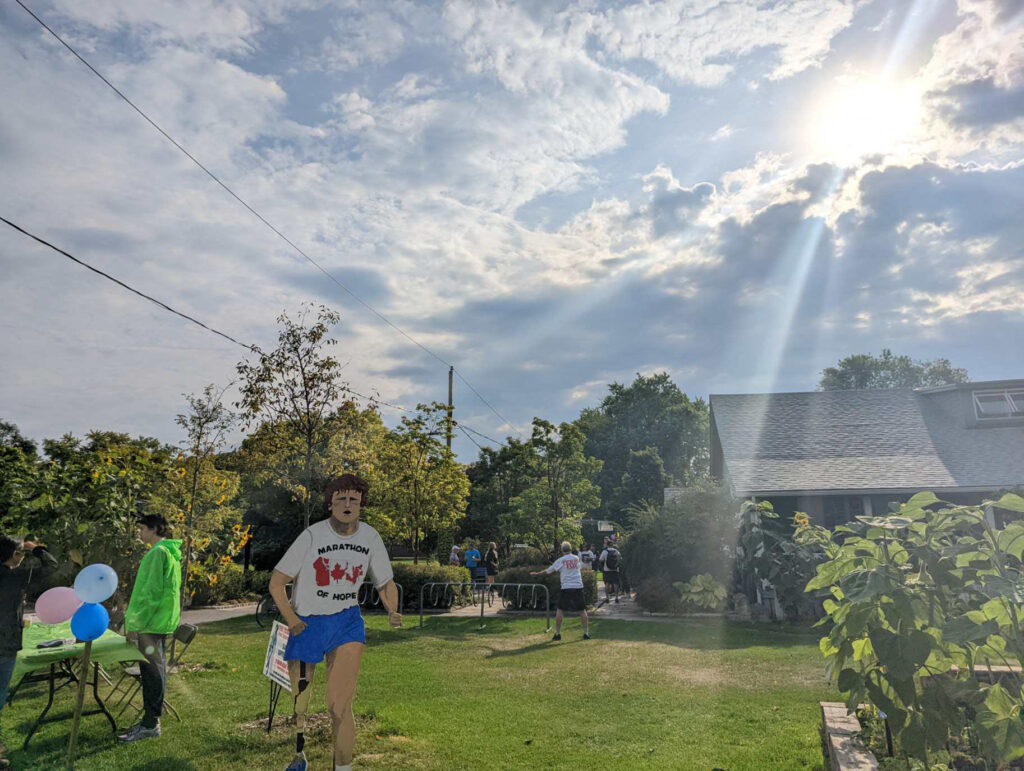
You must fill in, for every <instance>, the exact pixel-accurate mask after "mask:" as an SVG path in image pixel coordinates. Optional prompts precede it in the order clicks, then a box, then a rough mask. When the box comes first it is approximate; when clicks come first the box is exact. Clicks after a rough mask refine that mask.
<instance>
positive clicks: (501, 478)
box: [461, 437, 537, 547]
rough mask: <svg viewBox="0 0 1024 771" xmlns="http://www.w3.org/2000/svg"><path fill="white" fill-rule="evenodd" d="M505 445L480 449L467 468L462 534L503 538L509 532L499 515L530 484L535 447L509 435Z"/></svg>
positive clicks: (502, 514)
mask: <svg viewBox="0 0 1024 771" xmlns="http://www.w3.org/2000/svg"><path fill="white" fill-rule="evenodd" d="M506 442H507V444H505V445H503V446H501V447H499V448H498V449H496V450H495V449H492V448H490V447H484V448H482V449H481V450H480V459H479V460H478V461H476V462H475V463H472V464H470V466H469V467H468V468H467V469H466V475H467V476H468V477H469V482H470V489H469V506H468V507H467V509H466V518H465V519H464V520H463V521H462V527H461V535H462V536H463V537H473V538H482V539H489V540H492V541H495V542H498V543H501V542H502V541H505V542H506V543H505V545H506V547H509V546H511V542H510V541H509V540H508V539H509V534H508V533H506V532H505V531H504V530H503V528H502V517H503V516H505V515H506V514H508V512H509V511H510V510H511V508H512V499H513V498H515V497H516V496H517V495H519V494H520V493H522V492H523V491H524V490H525V489H526V488H527V487H529V486H530V484H531V481H532V470H533V469H534V468H536V467H537V464H536V463H535V462H534V461H535V458H536V455H537V450H536V448H535V447H534V445H533V444H531V443H530V442H522V441H520V440H518V439H514V438H511V437H509V438H508V439H507V440H506Z"/></svg>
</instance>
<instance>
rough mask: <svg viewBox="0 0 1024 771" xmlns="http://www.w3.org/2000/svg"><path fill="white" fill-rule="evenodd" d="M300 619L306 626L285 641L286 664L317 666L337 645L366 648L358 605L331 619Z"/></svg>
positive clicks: (334, 614) (311, 617)
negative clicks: (302, 662)
mask: <svg viewBox="0 0 1024 771" xmlns="http://www.w3.org/2000/svg"><path fill="white" fill-rule="evenodd" d="M299 618H301V619H302V620H303V621H305V622H306V628H305V629H303V630H302V633H301V634H298V635H290V636H289V637H288V645H287V646H286V647H285V649H284V658H285V660H286V661H305V662H306V663H307V664H319V663H320V662H321V661H323V660H324V657H325V656H326V655H327V654H328V653H330V652H331V651H333V650H334V649H335V648H337V647H338V646H339V645H344V644H345V643H351V642H357V643H362V644H363V645H365V644H366V624H364V623H363V616H362V614H361V613H360V612H359V606H358V605H353V606H352V607H351V608H345V610H343V611H341V612H340V613H333V614H331V615H330V616H299Z"/></svg>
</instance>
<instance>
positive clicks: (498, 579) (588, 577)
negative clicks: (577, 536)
mask: <svg viewBox="0 0 1024 771" xmlns="http://www.w3.org/2000/svg"><path fill="white" fill-rule="evenodd" d="M546 567H547V564H544V565H524V566H520V567H514V568H506V569H505V570H502V571H500V572H499V573H498V575H497V576H495V578H494V582H495V583H498V584H543V585H544V586H546V587H547V588H548V598H549V599H550V601H551V607H552V608H554V607H555V602H556V601H557V600H558V590H559V588H560V586H561V579H559V577H558V573H545V574H544V575H540V576H531V575H530V571H531V570H543V569H544V568H546ZM582 574H583V596H584V598H585V599H586V602H587V605H593V604H594V603H595V602H597V575H596V574H595V573H594V571H593V570H584V571H582ZM500 591H502V599H503V600H504V601H505V602H506V607H508V608H509V609H510V610H544V593H543V592H541V591H540V590H537V592H536V593H534V592H533V591H532V590H531V589H523V590H522V591H517V590H516V589H514V588H512V587H506V588H505V589H503V590H500Z"/></svg>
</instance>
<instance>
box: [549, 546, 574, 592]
mask: <svg viewBox="0 0 1024 771" xmlns="http://www.w3.org/2000/svg"><path fill="white" fill-rule="evenodd" d="M556 570H557V571H558V572H559V574H560V575H559V576H558V577H559V580H561V582H562V588H563V589H582V588H583V574H582V573H580V558H579V557H578V556H577V555H575V554H563V555H562V556H561V557H559V558H558V559H556V560H555V561H554V563H552V565H551V567H549V568H548V569H547V570H545V571H544V572H545V573H554V572H555V571H556Z"/></svg>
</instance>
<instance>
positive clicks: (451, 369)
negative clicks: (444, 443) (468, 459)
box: [445, 365, 455, 452]
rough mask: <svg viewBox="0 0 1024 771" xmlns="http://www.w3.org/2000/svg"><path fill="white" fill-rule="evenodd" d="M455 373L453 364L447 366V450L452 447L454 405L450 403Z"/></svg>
mask: <svg viewBox="0 0 1024 771" xmlns="http://www.w3.org/2000/svg"><path fill="white" fill-rule="evenodd" d="M454 374H455V367H454V366H453V365H449V366H448V430H447V431H446V432H445V434H446V439H447V440H448V450H449V452H450V451H451V449H452V431H454V430H455V429H454V426H452V411H453V410H454V409H455V405H453V404H452V377H453V376H454Z"/></svg>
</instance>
